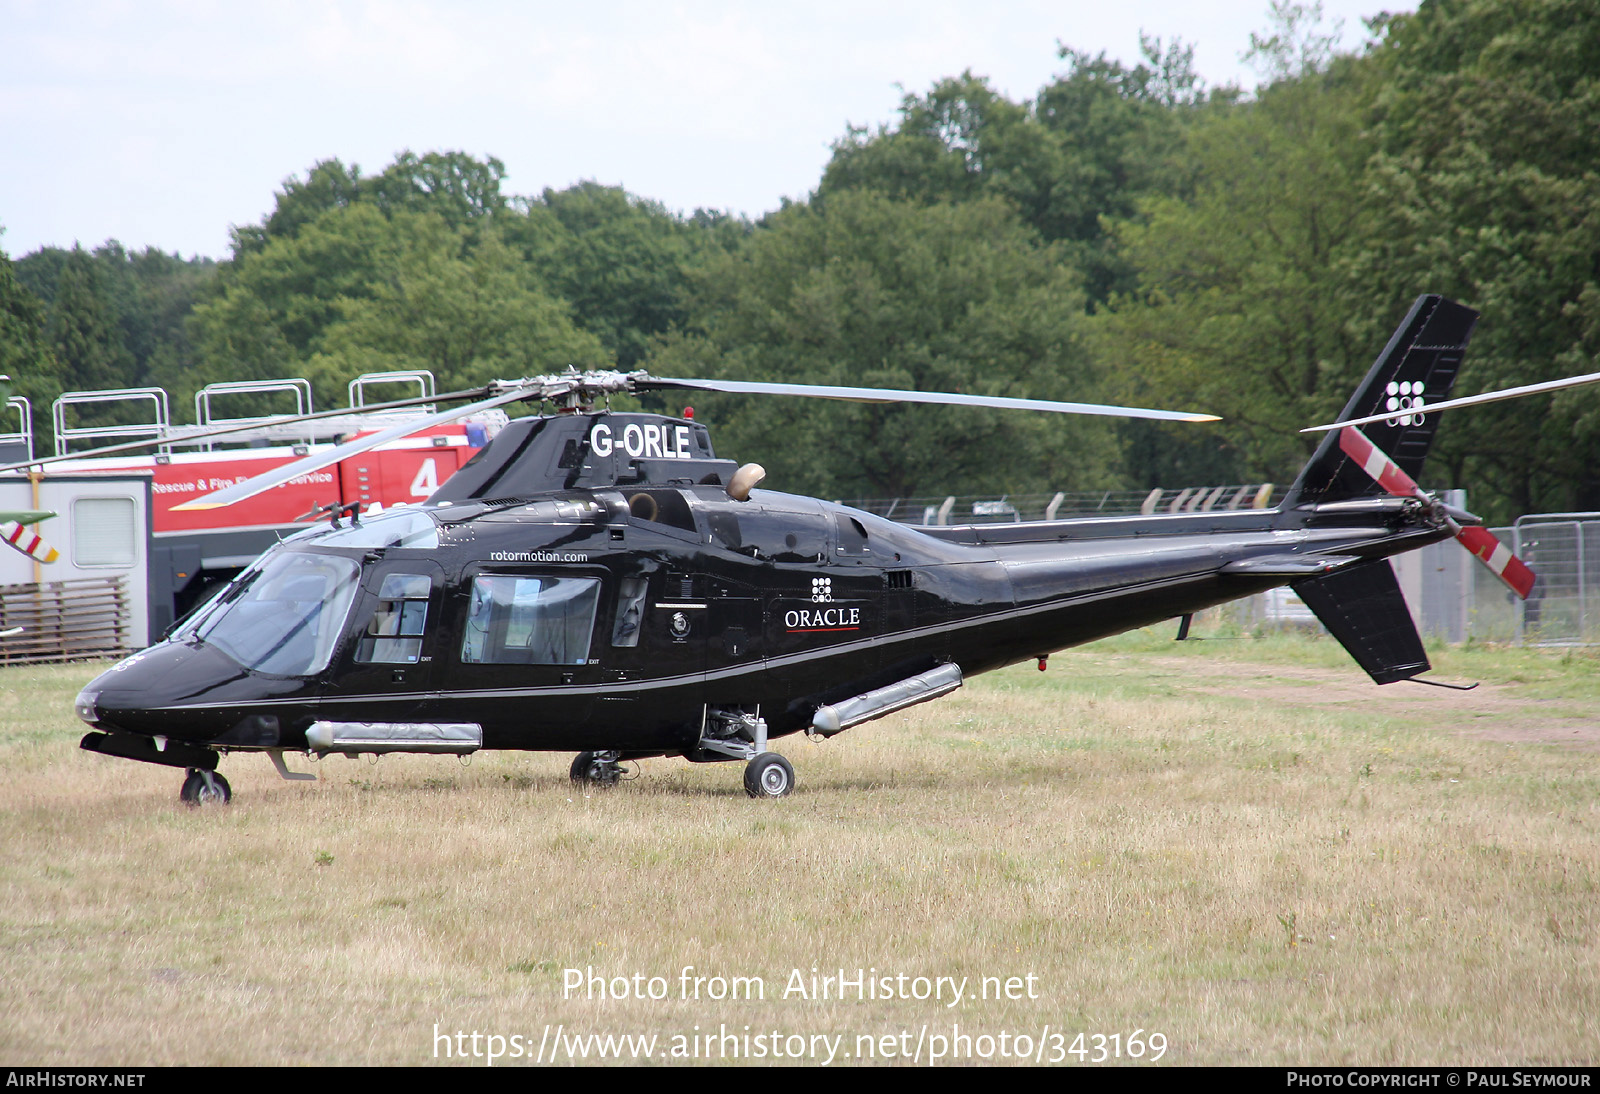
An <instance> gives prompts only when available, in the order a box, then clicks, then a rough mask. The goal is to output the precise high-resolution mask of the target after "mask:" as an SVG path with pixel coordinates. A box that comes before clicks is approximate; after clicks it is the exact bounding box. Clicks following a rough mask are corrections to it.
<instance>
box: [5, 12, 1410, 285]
mask: <svg viewBox="0 0 1600 1094" xmlns="http://www.w3.org/2000/svg"><path fill="white" fill-rule="evenodd" d="M1323 7H1324V11H1325V12H1326V18H1327V21H1328V22H1330V23H1331V22H1332V21H1333V20H1335V19H1342V20H1343V22H1344V32H1345V39H1344V41H1345V45H1346V46H1347V47H1349V48H1356V47H1358V46H1359V45H1360V44H1361V43H1362V42H1363V41H1364V40H1365V38H1366V34H1365V30H1364V28H1363V26H1362V23H1361V20H1362V18H1363V17H1365V16H1369V15H1371V14H1373V13H1374V12H1376V11H1380V10H1383V9H1385V8H1388V9H1389V10H1414V9H1415V7H1416V2H1415V0H1391V2H1389V3H1387V4H1385V3H1384V2H1383V0H1324V4H1323ZM1267 23H1268V11H1267V0H1217V2H1214V3H1211V4H1196V3H1193V2H1192V0H1184V2H1177V0H1129V2H1125V3H1120V4H1118V3H1106V2H1104V0H1098V2H1082V0H1056V2H1053V3H1047V2H1042V0H1041V2H1034V0H989V2H987V3H978V2H976V0H967V2H943V0H917V2H914V3H913V2H900V0H853V2H834V0H805V2H804V3H795V4H790V5H782V6H780V5H777V4H771V3H766V4H763V3H753V2H752V3H735V2H728V0H703V2H685V3H666V2H659V3H647V2H637V3H635V2H624V0H613V2H607V0H591V2H590V3H586V4H579V3H570V2H567V3H543V2H534V0H526V2H520V3H519V2H513V0H506V2H498V3H497V2H489V0H483V2H467V0H462V2H456V3H446V2H443V0H392V2H378V0H370V2H365V3H361V2H339V3H334V2H313V0H274V2H272V3H259V4H252V3H245V2H237V0H236V2H227V0H99V2H95V0H40V2H34V0H0V227H3V228H4V229H5V234H4V235H3V236H0V249H3V250H4V251H6V252H7V253H8V254H10V255H11V256H12V257H13V258H16V257H20V256H22V255H23V254H26V253H27V252H29V251H32V250H35V249H37V248H38V247H40V246H43V245H47V244H54V245H59V246H71V245H72V243H73V242H74V241H77V242H81V243H82V244H84V245H85V246H97V245H99V244H100V243H101V242H103V241H105V240H106V239H109V238H115V239H119V240H121V241H122V242H123V243H124V244H125V245H127V246H129V247H132V248H142V247H145V246H156V247H160V248H161V249H163V250H166V251H177V252H179V253H181V254H183V255H184V256H186V257H187V256H190V255H194V254H201V255H211V256H213V257H224V256H226V254H227V250H228V227H229V225H231V224H250V223H255V222H258V221H260V220H261V218H262V217H263V216H264V215H265V214H266V212H267V211H268V210H269V209H270V208H271V206H272V198H273V193H274V191H275V190H277V189H278V188H279V186H280V185H281V183H282V181H283V180H284V179H285V178H287V177H289V176H292V175H303V174H304V173H305V171H306V169H307V168H309V167H310V166H311V165H312V164H313V163H315V162H316V161H318V160H321V159H329V158H333V157H337V158H339V159H341V160H343V161H344V162H345V163H347V164H349V163H356V164H359V165H360V166H361V167H362V168H363V169H364V170H366V171H367V172H369V173H370V172H376V171H378V170H381V169H382V168H383V167H384V166H385V165H386V164H387V163H389V162H390V161H391V160H392V159H393V157H394V155H395V154H396V153H397V152H399V151H401V150H403V149H407V148H409V149H411V150H413V151H416V152H425V151H429V150H435V149H459V150H462V151H465V152H468V153H471V154H473V155H476V156H490V155H492V156H497V157H498V158H499V159H500V160H502V161H503V162H504V163H505V165H506V172H507V179H506V188H507V190H508V191H509V192H511V193H518V194H537V193H539V192H540V191H541V190H543V189H544V188H545V187H555V188H557V189H559V188H561V187H564V186H568V185H570V184H572V183H574V182H577V181H580V180H583V179H595V180H598V181H600V182H602V183H606V184H612V185H621V186H625V187H627V189H628V190H629V191H631V192H632V193H635V194H638V195H641V196H644V197H648V198H653V199H655V200H657V201H659V202H661V203H662V204H664V205H666V206H667V207H668V208H670V209H674V210H677V211H680V212H688V211H692V210H693V209H695V208H696V207H700V206H704V207H709V208H716V209H726V210H730V211H733V212H739V213H745V214H748V215H750V216H759V215H760V214H762V213H764V212H766V211H768V210H771V209H773V208H776V207H777V206H778V204H779V201H780V200H781V199H782V198H784V197H795V198H802V197H804V196H805V195H806V194H807V193H808V192H809V191H810V190H811V189H812V188H813V187H815V185H816V183H817V180H818V179H819V177H820V176H821V172H822V167H823V165H824V164H825V163H826V162H827V158H828V155H829V146H830V144H831V143H832V142H833V141H835V140H837V139H838V138H839V137H840V136H841V135H842V134H843V133H844V131H845V127H846V125H847V124H855V125H869V126H876V125H879V124H881V123H885V122H890V121H892V120H893V119H894V117H895V108H896V107H897V105H898V104H899V102H900V97H901V95H902V88H903V89H904V90H906V91H911V92H921V91H924V90H926V89H927V88H928V87H929V86H930V85H931V84H932V83H933V82H934V81H935V80H937V79H939V78H940V77H942V76H947V75H955V74H959V73H960V72H961V71H962V70H963V69H967V68H970V69H972V70H973V72H975V73H977V74H979V75H983V76H987V77H988V78H989V79H990V81H991V83H992V85H993V86H994V87H996V88H997V89H998V90H1000V91H1002V92H1004V93H1005V94H1006V95H1008V96H1010V97H1012V98H1014V99H1023V98H1031V97H1032V96H1033V95H1034V94H1035V92H1037V90H1038V89H1039V87H1040V86H1042V85H1043V84H1045V83H1046V82H1048V80H1049V79H1050V77H1051V75H1052V74H1053V73H1055V72H1056V71H1058V70H1059V69H1060V67H1061V63H1060V61H1059V60H1058V58H1057V56H1056V43H1057V42H1058V41H1060V42H1065V43H1067V44H1068V45H1071V46H1074V47H1076V48H1079V49H1088V50H1091V51H1100V50H1104V51H1105V52H1106V53H1107V54H1109V55H1110V56H1112V57H1115V58H1118V59H1120V60H1123V61H1125V62H1128V63H1133V62H1136V61H1137V60H1138V58H1139V32H1140V30H1141V29H1142V30H1144V31H1145V32H1147V33H1150V34H1154V35H1158V36H1160V37H1163V38H1167V39H1170V38H1172V37H1178V38H1181V39H1183V41H1185V42H1187V43H1191V44H1193V45H1194V46H1195V47H1196V49H1195V60H1196V67H1197V68H1198V70H1199V71H1200V73H1201V75H1202V76H1203V77H1205V79H1206V81H1207V84H1208V85H1216V84H1223V83H1229V82H1233V83H1239V84H1241V85H1244V86H1247V87H1248V86H1251V85H1253V83H1254V74H1253V73H1252V72H1251V70H1250V69H1248V68H1247V67H1246V66H1245V65H1244V64H1243V63H1242V62H1241V60H1240V55H1241V54H1242V53H1243V52H1244V50H1245V49H1246V48H1248V46H1249V38H1250V32H1251V31H1252V30H1261V29H1263V28H1265V27H1266V26H1267Z"/></svg>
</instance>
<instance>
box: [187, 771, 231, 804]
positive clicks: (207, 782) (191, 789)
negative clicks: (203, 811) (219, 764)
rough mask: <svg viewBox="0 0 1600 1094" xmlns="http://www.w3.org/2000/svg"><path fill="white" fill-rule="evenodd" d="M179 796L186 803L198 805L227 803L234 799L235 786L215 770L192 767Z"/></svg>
mask: <svg viewBox="0 0 1600 1094" xmlns="http://www.w3.org/2000/svg"><path fill="white" fill-rule="evenodd" d="M178 797H179V798H180V799H182V801H183V803H184V804H185V805H188V806H191V807H198V806H202V805H227V804H228V803H229V802H230V801H232V800H233V788H232V787H231V786H229V785H228V780H227V779H224V778H223V777H222V776H221V775H219V774H217V773H216V772H215V771H202V770H200V769H199V768H194V767H191V768H190V769H189V774H188V775H187V776H186V777H185V778H184V780H183V789H182V790H180V791H179V792H178Z"/></svg>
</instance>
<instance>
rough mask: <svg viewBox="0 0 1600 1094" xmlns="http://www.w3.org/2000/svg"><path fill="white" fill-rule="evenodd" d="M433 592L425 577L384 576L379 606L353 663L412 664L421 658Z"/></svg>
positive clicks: (363, 636)
mask: <svg viewBox="0 0 1600 1094" xmlns="http://www.w3.org/2000/svg"><path fill="white" fill-rule="evenodd" d="M432 591H433V582H432V581H431V580H429V578H428V575H427V574H385V575H384V577H383V585H382V586H381V587H380V588H379V590H378V597H379V600H378V607H377V609H376V610H375V611H373V613H372V619H371V621H370V622H368V623H367V632H366V633H365V634H364V635H362V636H361V642H360V644H359V645H357V646H356V660H357V661H361V662H378V663H380V664H386V665H415V664H416V663H417V659H418V658H419V657H420V656H421V655H422V635H423V633H424V628H426V626H427V623H428V595H429V593H431V592H432Z"/></svg>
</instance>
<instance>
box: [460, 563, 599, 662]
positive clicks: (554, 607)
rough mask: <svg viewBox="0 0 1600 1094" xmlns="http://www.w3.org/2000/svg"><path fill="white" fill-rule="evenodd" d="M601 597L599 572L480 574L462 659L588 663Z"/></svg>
mask: <svg viewBox="0 0 1600 1094" xmlns="http://www.w3.org/2000/svg"><path fill="white" fill-rule="evenodd" d="M599 603H600V582H599V580H598V579H596V578H588V577H555V576H544V575H540V576H538V577H512V576H509V575H498V574H483V575H480V576H479V577H477V578H475V579H474V580H473V582H472V605H471V607H470V608H469V609H468V613H467V627H466V636H465V637H464V638H463V639H462V642H461V660H462V661H463V662H464V663H466V664H495V665H582V664H586V663H587V662H588V659H589V639H590V635H591V634H592V633H593V630H594V616H595V609H596V608H597V607H598V606H599Z"/></svg>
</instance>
